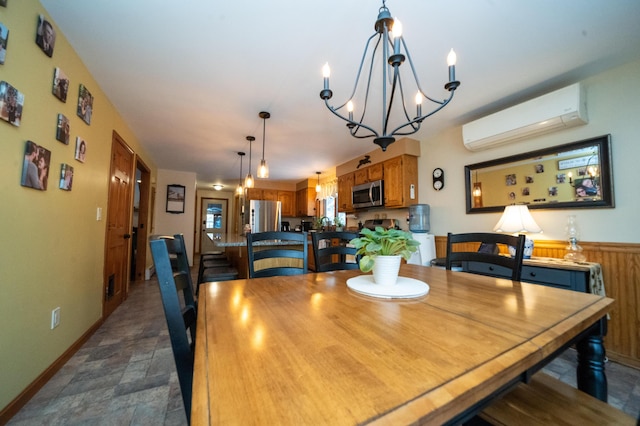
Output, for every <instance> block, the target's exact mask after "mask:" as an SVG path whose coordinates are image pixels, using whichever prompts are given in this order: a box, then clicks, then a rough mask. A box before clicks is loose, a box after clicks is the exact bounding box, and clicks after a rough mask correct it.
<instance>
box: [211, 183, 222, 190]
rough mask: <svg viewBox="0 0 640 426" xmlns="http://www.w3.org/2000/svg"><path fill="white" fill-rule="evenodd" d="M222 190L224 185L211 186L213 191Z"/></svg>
mask: <svg viewBox="0 0 640 426" xmlns="http://www.w3.org/2000/svg"><path fill="white" fill-rule="evenodd" d="M222 188H224V185H220V184H219V183H217V184H215V185H213V189H215V190H216V191H220V190H221V189H222Z"/></svg>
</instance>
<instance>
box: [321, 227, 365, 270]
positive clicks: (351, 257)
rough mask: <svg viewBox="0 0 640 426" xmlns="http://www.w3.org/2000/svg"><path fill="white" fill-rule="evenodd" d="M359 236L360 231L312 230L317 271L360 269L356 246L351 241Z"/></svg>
mask: <svg viewBox="0 0 640 426" xmlns="http://www.w3.org/2000/svg"><path fill="white" fill-rule="evenodd" d="M359 236H360V234H359V233H358V232H337V231H327V232H312V233H311V240H312V242H313V246H312V247H313V260H314V261H315V266H316V272H327V271H339V270H343V269H358V268H359V265H358V256H356V248H355V247H354V246H350V244H349V243H350V241H351V240H353V239H354V238H357V237H359ZM334 244H336V245H334Z"/></svg>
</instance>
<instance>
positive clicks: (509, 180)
mask: <svg viewBox="0 0 640 426" xmlns="http://www.w3.org/2000/svg"><path fill="white" fill-rule="evenodd" d="M516 183H517V180H516V175H515V173H511V174H508V175H506V176H505V184H506V185H507V186H512V185H515V184H516Z"/></svg>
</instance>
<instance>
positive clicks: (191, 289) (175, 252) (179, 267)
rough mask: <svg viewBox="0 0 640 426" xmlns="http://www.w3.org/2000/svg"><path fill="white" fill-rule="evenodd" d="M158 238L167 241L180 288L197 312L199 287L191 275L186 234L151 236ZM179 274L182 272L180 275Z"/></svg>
mask: <svg viewBox="0 0 640 426" xmlns="http://www.w3.org/2000/svg"><path fill="white" fill-rule="evenodd" d="M157 239H162V240H164V241H165V242H166V245H167V251H168V252H169V259H170V260H171V267H172V270H173V272H174V275H175V281H176V285H177V287H178V290H182V293H183V297H184V302H185V304H186V305H191V306H193V307H194V309H195V312H196V314H197V313H198V301H197V298H196V294H197V289H196V288H195V286H194V285H193V278H192V277H191V267H190V266H189V257H188V255H187V247H186V246H185V244H184V236H183V235H182V234H174V235H173V236H170V235H154V236H152V237H151V240H157ZM178 274H180V276H179V277H178Z"/></svg>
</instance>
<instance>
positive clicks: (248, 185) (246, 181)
mask: <svg viewBox="0 0 640 426" xmlns="http://www.w3.org/2000/svg"><path fill="white" fill-rule="evenodd" d="M247 140H248V141H249V173H247V177H246V178H245V179H244V187H245V188H253V183H254V182H253V176H251V143H252V142H253V141H255V140H256V138H254V137H253V136H247Z"/></svg>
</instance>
